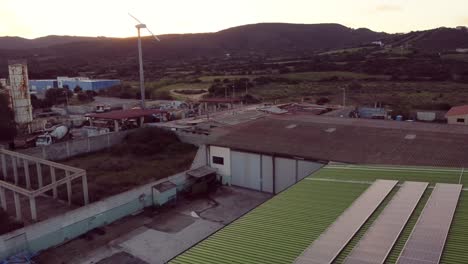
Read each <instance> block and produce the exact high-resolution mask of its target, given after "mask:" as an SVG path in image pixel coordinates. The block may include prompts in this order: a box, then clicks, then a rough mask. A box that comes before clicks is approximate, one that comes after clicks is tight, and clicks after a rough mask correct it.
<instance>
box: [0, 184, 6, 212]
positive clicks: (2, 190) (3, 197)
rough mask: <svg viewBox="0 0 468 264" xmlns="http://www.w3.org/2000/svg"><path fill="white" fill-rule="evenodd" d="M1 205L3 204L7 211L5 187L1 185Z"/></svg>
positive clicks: (4, 209)
mask: <svg viewBox="0 0 468 264" xmlns="http://www.w3.org/2000/svg"><path fill="white" fill-rule="evenodd" d="M0 205H1V206H2V209H3V211H5V212H6V210H7V202H6V195H5V188H3V187H0Z"/></svg>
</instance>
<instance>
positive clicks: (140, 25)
mask: <svg viewBox="0 0 468 264" xmlns="http://www.w3.org/2000/svg"><path fill="white" fill-rule="evenodd" d="M128 15H129V16H131V17H132V18H133V19H135V20H136V21H137V22H138V24H137V25H136V26H135V27H136V28H137V30H138V59H139V63H140V94H141V109H145V108H146V104H145V74H144V72H143V52H142V50H141V35H140V30H141V29H142V28H146V30H148V32H149V33H150V34H151V35H152V36H153V37H154V38H155V39H156V40H157V41H161V40H160V39H159V38H158V37H156V36H155V35H154V34H153V32H151V30H149V28H148V27H146V25H145V24H143V23H141V21H140V20H138V18H136V17H134V16H132V14H130V13H128Z"/></svg>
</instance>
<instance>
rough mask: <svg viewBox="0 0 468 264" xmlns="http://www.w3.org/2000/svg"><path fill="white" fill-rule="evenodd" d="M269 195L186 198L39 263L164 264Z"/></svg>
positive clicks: (229, 190) (225, 190) (230, 192)
mask: <svg viewBox="0 0 468 264" xmlns="http://www.w3.org/2000/svg"><path fill="white" fill-rule="evenodd" d="M270 197H271V195H270V194H265V193H261V192H257V191H252V190H246V189H242V188H236V187H221V188H219V189H218V190H217V191H216V192H215V193H212V194H210V195H207V196H205V197H200V198H192V199H189V198H185V199H181V200H179V201H178V202H177V204H176V205H175V206H173V207H166V208H164V209H161V210H146V211H144V212H142V213H140V214H137V215H134V216H130V217H126V218H124V219H121V220H119V221H117V222H115V223H112V224H110V225H108V226H106V227H103V228H100V229H98V230H94V231H92V232H89V233H88V234H86V235H83V236H82V237H80V238H77V239H75V240H73V241H71V242H69V243H66V244H64V245H62V246H59V247H56V248H53V249H49V250H46V251H45V252H43V253H41V254H40V255H39V256H38V257H36V258H35V261H36V262H37V263H51V264H54V263H57V264H59V263H60V264H61V263H73V264H75V263H99V264H107V263H117V264H119V263H121V264H124V263H135V264H143V263H155V264H157V263H165V262H167V261H169V260H170V259H172V258H173V257H175V256H177V255H179V254H180V253H182V252H183V251H185V250H187V249H188V248H190V247H191V246H193V245H194V244H196V243H198V242H199V241H201V240H203V239H204V238H206V237H208V236H209V235H211V234H212V233H214V232H215V231H217V230H219V229H220V228H222V227H224V226H225V225H227V224H229V223H231V222H232V221H233V220H235V219H237V218H239V217H240V216H242V215H243V214H245V213H247V212H248V211H250V210H251V209H253V208H255V207H257V206H258V205H259V204H261V203H263V202H264V201H266V200H268V199H269V198H270Z"/></svg>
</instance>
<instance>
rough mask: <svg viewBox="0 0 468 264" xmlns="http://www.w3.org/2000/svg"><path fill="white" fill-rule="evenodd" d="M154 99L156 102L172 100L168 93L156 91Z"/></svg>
mask: <svg viewBox="0 0 468 264" xmlns="http://www.w3.org/2000/svg"><path fill="white" fill-rule="evenodd" d="M153 98H154V99H158V100H173V99H174V98H173V97H172V95H171V93H170V92H169V91H156V92H155V93H154V96H153Z"/></svg>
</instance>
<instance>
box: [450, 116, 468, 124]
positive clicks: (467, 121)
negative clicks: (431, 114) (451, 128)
mask: <svg viewBox="0 0 468 264" xmlns="http://www.w3.org/2000/svg"><path fill="white" fill-rule="evenodd" d="M458 119H464V121H463V122H458V121H457V120H458ZM447 123H448V124H451V125H468V115H457V116H448V117H447Z"/></svg>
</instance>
